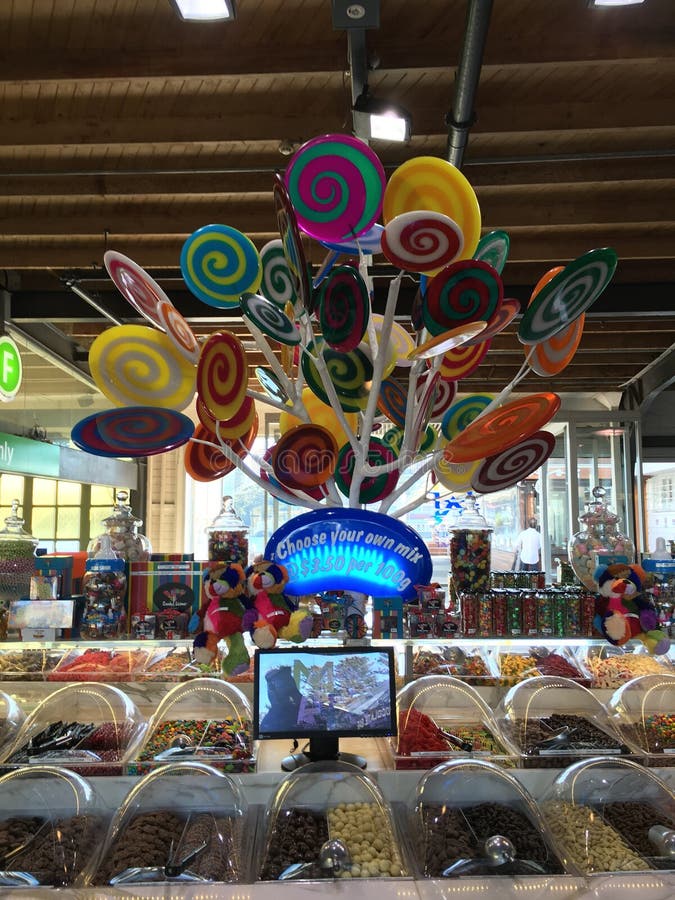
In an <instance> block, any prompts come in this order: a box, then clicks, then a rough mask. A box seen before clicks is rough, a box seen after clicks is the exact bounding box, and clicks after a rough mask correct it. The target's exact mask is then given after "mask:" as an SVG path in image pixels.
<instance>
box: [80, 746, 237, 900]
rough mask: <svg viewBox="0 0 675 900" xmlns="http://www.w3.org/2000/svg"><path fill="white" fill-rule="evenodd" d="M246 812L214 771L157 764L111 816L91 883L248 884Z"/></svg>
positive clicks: (188, 765)
mask: <svg viewBox="0 0 675 900" xmlns="http://www.w3.org/2000/svg"><path fill="white" fill-rule="evenodd" d="M246 818H247V807H246V803H245V801H244V800H243V799H242V796H241V793H240V791H239V789H238V788H237V786H236V785H235V784H234V782H233V781H232V780H231V779H230V778H228V776H227V775H224V774H223V773H222V772H219V771H218V770H217V769H214V768H212V767H211V766H207V765H204V764H203V763H197V762H183V763H180V764H176V765H167V766H161V767H160V768H158V769H156V770H155V771H154V772H152V773H150V774H149V775H146V777H145V778H143V779H141V781H139V782H138V784H137V785H136V786H135V787H134V788H132V790H131V791H130V792H129V793H128V794H127V796H126V797H125V799H124V802H123V803H122V805H121V806H120V808H119V810H118V812H117V813H116V814H115V816H114V817H113V820H112V822H111V823H110V827H109V829H108V833H107V836H106V838H105V842H104V844H103V847H102V850H101V852H100V854H98V859H97V864H96V866H95V867H93V869H94V870H93V871H92V872H91V875H90V877H89V879H88V883H89V884H96V885H118V886H119V887H120V888H124V887H125V886H127V885H134V884H148V883H154V882H165V883H167V882H168V883H171V884H180V883H184V882H200V881H201V882H238V881H245V880H246V878H247V871H248V860H247V858H246V856H245V851H244V849H243V844H244V842H243V840H242V838H243V833H244V826H245V823H246Z"/></svg>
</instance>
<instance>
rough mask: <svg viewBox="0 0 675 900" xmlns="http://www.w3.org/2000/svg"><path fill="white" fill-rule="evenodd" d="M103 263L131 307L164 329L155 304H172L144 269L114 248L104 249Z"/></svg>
mask: <svg viewBox="0 0 675 900" xmlns="http://www.w3.org/2000/svg"><path fill="white" fill-rule="evenodd" d="M103 264H104V265H105V267H106V269H107V270H108V275H110V277H111V278H112V280H113V282H114V283H115V287H116V288H117V289H118V290H119V292H120V293H121V294H122V296H123V297H124V298H125V299H126V300H127V301H128V302H129V303H131V305H132V306H133V308H134V309H135V310H136V311H137V312H139V313H140V314H141V315H142V316H144V317H145V318H146V319H147V320H148V321H149V322H152V324H153V325H156V326H157V328H161V329H162V330H164V325H163V324H162V321H161V319H160V318H159V316H158V315H157V304H158V303H159V302H160V300H163V301H164V302H165V303H169V304H170V305H173V304H171V301H170V300H169V298H168V297H167V296H166V294H165V293H164V291H163V290H162V289H161V287H160V286H159V285H158V284H157V282H156V281H155V280H154V279H153V278H151V277H150V275H148V273H147V272H146V271H145V269H142V268H141V267H140V266H139V265H138V264H137V263H135V262H134V261H133V259H129V257H128V256H124V254H123V253H118V252H117V251H116V250H106V252H105V253H104V254H103Z"/></svg>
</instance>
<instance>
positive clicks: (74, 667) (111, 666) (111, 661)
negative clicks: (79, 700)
mask: <svg viewBox="0 0 675 900" xmlns="http://www.w3.org/2000/svg"><path fill="white" fill-rule="evenodd" d="M147 658H148V651H147V650H138V649H133V650H132V649H129V650H126V649H122V648H115V649H111V650H99V649H97V648H95V647H89V648H87V649H86V650H83V649H82V648H79V647H78V648H73V649H72V650H68V651H66V653H65V654H64V655H63V656H62V657H61V659H60V660H59V662H58V664H57V665H56V666H55V668H54V670H53V671H52V672H49V674H48V675H47V681H105V682H110V681H120V682H126V681H133V680H134V676H135V673H136V672H139V671H142V670H143V668H144V666H145V661H146V660H147Z"/></svg>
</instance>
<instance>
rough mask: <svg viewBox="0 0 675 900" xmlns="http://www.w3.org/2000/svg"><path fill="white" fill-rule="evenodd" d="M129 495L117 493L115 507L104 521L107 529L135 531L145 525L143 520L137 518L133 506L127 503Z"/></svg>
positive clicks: (124, 492)
mask: <svg viewBox="0 0 675 900" xmlns="http://www.w3.org/2000/svg"><path fill="white" fill-rule="evenodd" d="M128 499H129V494H128V492H127V491H122V490H120V491H117V492H116V493H115V505H114V506H113V510H112V512H111V513H110V515H109V516H107V517H106V518H105V519H103V520H102V522H103V524H104V525H105V527H106V528H108V529H111V528H124V529H125V530H127V531H132V530H133V531H135V530H137V529H138V528H140V526H141V525H142V524H143V520H142V519H139V518H138V516H135V515H134V514H133V513H132V511H131V506H130V505H129V504H128V503H127V500H128Z"/></svg>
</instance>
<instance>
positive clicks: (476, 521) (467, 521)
mask: <svg viewBox="0 0 675 900" xmlns="http://www.w3.org/2000/svg"><path fill="white" fill-rule="evenodd" d="M491 545H492V528H491V527H490V526H489V525H488V524H487V521H486V520H485V518H484V517H483V516H482V515H481V514H480V512H479V510H478V503H477V501H476V498H475V497H474V496H473V495H472V494H471V493H468V494H467V497H466V502H465V505H464V511H463V513H462V515H461V517H460V518H459V520H458V523H457V524H456V525H455V526H453V528H452V530H451V537H450V571H451V584H452V586H453V588H454V590H455V591H456V592H458V593H460V594H462V593H468V594H476V593H482V592H484V591H487V590H489V588H490V551H491Z"/></svg>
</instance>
